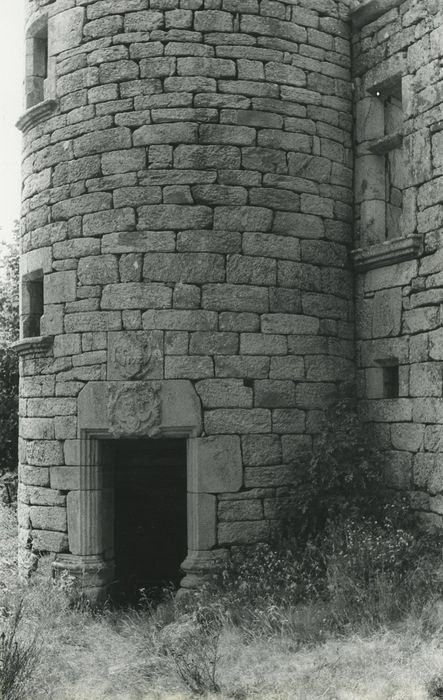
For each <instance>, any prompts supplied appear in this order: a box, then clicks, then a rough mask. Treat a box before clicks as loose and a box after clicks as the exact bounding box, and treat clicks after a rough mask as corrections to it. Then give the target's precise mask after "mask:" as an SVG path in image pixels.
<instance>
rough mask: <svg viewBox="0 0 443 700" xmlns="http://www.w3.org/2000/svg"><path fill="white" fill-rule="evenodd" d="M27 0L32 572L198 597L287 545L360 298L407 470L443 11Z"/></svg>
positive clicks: (307, 3) (366, 378) (363, 373)
mask: <svg viewBox="0 0 443 700" xmlns="http://www.w3.org/2000/svg"><path fill="white" fill-rule="evenodd" d="M25 2H26V5H27V9H28V19H27V25H26V47H27V49H26V51H27V60H26V81H25V93H26V111H25V113H24V115H23V116H22V117H21V119H20V121H19V127H20V128H21V129H22V131H23V133H24V162H23V218H22V236H21V252H22V255H21V294H22V296H21V305H22V306H21V336H22V339H21V340H20V341H19V343H18V344H17V350H18V351H19V352H20V354H21V358H22V359H21V389H20V391H21V408H20V507H19V525H20V543H21V550H22V553H23V565H24V566H26V561H27V555H29V554H31V555H33V554H39V553H50V554H51V556H52V558H53V566H54V568H55V570H59V569H68V570H69V571H71V572H73V573H78V574H79V575H81V577H82V580H83V583H84V586H85V589H87V591H88V592H89V594H90V595H92V596H93V595H98V594H99V593H100V592H101V591H103V590H105V589H106V588H107V587H108V586H109V584H110V583H111V582H112V581H114V580H117V581H123V582H124V585H126V586H127V587H130V586H131V585H133V586H134V585H136V586H138V585H140V584H141V583H143V580H144V578H143V577H148V578H149V577H150V576H151V574H153V576H154V578H156V579H158V580H164V579H165V578H174V576H175V577H176V578H177V577H178V578H177V580H179V579H180V575H181V574H180V573H179V572H180V568H181V570H182V572H184V573H185V577H184V579H183V580H182V581H181V585H182V586H184V587H193V586H196V585H198V581H199V578H200V577H201V575H202V574H204V573H205V572H207V571H208V570H210V569H211V568H212V567H213V566H214V565H216V564H217V563H218V562H219V561H220V560H222V559H223V558H224V557H226V556H227V555H228V554H229V550H230V548H231V547H233V546H235V545H239V544H250V543H254V542H258V541H263V540H266V539H267V538H269V536H270V535H271V534H272V532H273V530H274V529H275V526H276V525H277V523H278V521H279V518H280V517H281V515H282V513H284V512H285V510H286V509H287V508H290V504H291V491H292V489H293V488H296V486H297V480H298V474H297V469H296V467H294V461H295V462H296V457H297V453H298V451H299V450H300V449H301V448H303V449H305V448H309V447H310V446H311V444H312V440H313V439H314V438H315V435H316V434H317V433H318V432H319V430H320V429H321V420H322V415H323V410H324V408H325V406H326V405H327V404H328V402H329V401H330V400H331V399H332V398H333V397H334V396H335V395H336V393H337V389H338V387H339V386H340V385H341V384H343V383H345V382H346V383H348V382H352V381H353V379H354V375H355V347H356V346H355V338H354V332H355V329H356V324H355V320H354V312H353V308H354V283H355V284H356V292H357V294H356V302H357V310H358V314H357V318H358V324H357V328H358V334H359V335H358V344H357V350H358V354H357V360H358V368H359V369H358V379H359V383H358V386H359V391H360V396H361V398H362V399H364V402H363V404H362V406H363V410H364V411H365V414H364V415H366V417H367V418H368V420H371V421H373V422H374V423H375V424H376V425H377V426H378V428H379V430H378V434H379V435H380V436H381V438H384V439H385V442H384V443H383V446H384V447H386V449H391V451H392V452H395V449H396V448H395V449H393V444H396V445H397V447H398V444H399V442H401V441H402V439H403V438H401V435H404V438H405V441H406V442H407V443H408V445H412V447H411V448H410V451H409V452H408V455H409V456H408V457H407V459H408V460H409V462H408V464H409V467H408V469H409V472H408V473H409V474H410V475H411V473H412V472H411V469H412V462H413V460H414V459H415V457H416V455H415V453H416V452H417V453H418V452H420V451H421V450H422V445H423V444H424V442H423V439H424V438H423V435H424V430H425V427H426V426H425V425H424V423H425V422H428V421H425V420H424V419H423V421H422V423H421V426H422V427H421V428H420V429H417V427H416V425H415V424H414V426H413V428H411V429H410V426H405V425H404V422H405V421H406V422H408V423H410V424H411V425H412V422H413V420H415V418H414V419H413V410H416V409H413V408H412V403H411V401H412V399H411V398H410V393H409V392H410V388H409V384H408V388H407V389H405V386H406V384H404V379H403V377H404V376H406V373H408V377H409V364H410V363H411V362H413V361H414V360H413V359H412V358H411V355H410V354H408V353H409V352H413V353H415V354H414V357H416V358H418V357H419V356H420V358H421V359H420V360H418V359H416V361H417V362H418V361H420V362H421V363H424V365H426V367H424V366H422V365H420V368H418V367H417V370H416V371H417V372H418V373H419V374H418V375H416V379H414V382H415V384H414V386H417V387H418V386H419V385H420V387H421V388H420V391H422V392H424V394H425V397H428V396H429V395H432V396H435V394H433V393H432V392H433V391H434V389H433V388H432V389H429V387H430V386H431V385H432V386H434V384H433V382H434V374H433V373H435V372H437V374H438V373H439V375H438V376H439V377H440V379H439V382H440V383H439V391H440V394H439V395H440V396H441V389H442V386H441V384H442V381H441V372H442V369H441V363H440V364H439V363H437V364H433V365H432V367H433V369H432V368H431V363H429V362H428V360H429V359H432V360H434V359H437V360H438V359H442V357H443V356H440V355H438V352H441V351H435V350H433V353H434V354H433V355H432V356H431V357H430V356H429V343H431V347H434V348H435V347H436V345H435V343H434V345H432V342H433V341H432V338H431V335H429V336H428V335H427V331H428V330H430V329H436V328H437V327H438V326H439V325H440V317H439V313H440V312H439V311H434V310H435V309H436V308H438V307H436V306H434V305H435V304H437V305H438V300H437V299H440V296H439V292H436V290H435V289H433V291H432V294H431V296H432V300H431V301H429V299H430V297H428V296H427V297H426V299H425V298H424V297H423V296H421V295H423V294H425V295H426V294H428V292H425V291H422V290H424V289H425V287H426V284H427V282H426V280H427V281H428V282H429V284H430V286H438V284H439V282H438V280H437V279H436V276H435V274H434V273H436V272H438V271H437V268H438V265H439V260H440V259H441V255H440V252H439V249H440V239H439V234H438V230H437V229H438V227H439V226H440V227H441V207H442V205H441V201H442V199H441V187H440V185H441V182H440V180H441V178H440V179H438V176H439V175H441V172H442V159H441V151H440V152H439V151H438V145H439V144H440V146H441V139H440V134H441V131H440V130H439V125H438V116H437V115H438V109H437V105H439V106H440V103H439V102H438V99H439V97H438V96H439V95H441V79H440V78H439V74H438V70H439V68H438V66H439V59H440V58H441V55H442V50H441V44H442V38H441V26H442V18H441V16H440V15H441V12H439V10H438V6H437V4H436V5H435V7H434V5H433V3H432V1H431V2H427V3H426V8H422V5H423V3H417V2H415V1H414V0H386V3H385V4H384V5H383V3H381V2H380V0H369V2H365V3H363V4H362V6H361V7H359V8H358V9H357V10H354V11H353V22H351V17H350V14H351V13H350V10H351V8H350V5H351V4H353V3H351V0H349V1H346V2H345V1H340V0H25ZM380 8H381V9H380ZM420 8H421V9H420ZM417 26H418V27H420V28H421V29H420V31H419V30H417ZM352 44H353V45H354V48H353V51H351V46H352ZM421 51H425V52H427V53H426V56H428V57H429V61H430V63H429V67H428V68H420V65H421V64H420V60H421V59H420V58H419V57H420V56H422V55H423V54H421V53H420V52H421ZM352 54H353V56H354V61H353V65H352V61H351V55H352ZM352 68H353V70H354V81H353V80H352ZM439 80H440V82H438V81H439ZM417 81H418V82H419V83H420V85H421V87H420V89H421V90H422V91H423V92H425V91H426V90H427V92H426V95H423V98H422V102H421V105H423V100H424V101H425V103H426V105H427V106H426V109H425V108H424V107H423V106H418V103H417V104H415V103H414V100H413V98H412V97H411V95H412V94H413V92H414V89H416V86H417ZM428 82H429V83H430V86H428V85H427V83H428ZM353 86H354V88H355V92H354V95H355V107H356V123H357V126H356V131H355V141H356V146H355V149H353V141H352V135H353V91H352V90H353ZM425 86H426V87H425ZM417 89H418V88H417ZM406 95H409V97H408V98H407V101H406V98H405V96H406ZM440 116H441V115H440ZM414 119H415V120H416V121H414ZM440 123H441V122H440ZM404 124H406V125H408V127H410V130H409V131H407V135H406V136H405V137H404V131H403V129H404ZM415 132H417V134H416V133H415ZM439 139H440V141H439ZM402 143H406V145H407V148H406V149H405V148H403V146H402ZM432 148H434V151H432ZM408 149H409V151H408ZM405 152H406V154H408V153H409V156H408V157H409V161H410V162H411V163H412V165H411V168H412V170H411V172H412V175H411V177H412V180H411V178H410V177H409V175H407V176H405V178H403V175H404V173H405V172H408V173H409V171H408V170H407V166H406V165H405V161H404V160H402V158H403V159H404V158H406V160H407V159H408V157H407V156H405ZM432 153H433V155H432ZM354 156H355V159H356V185H355V190H354V188H353V162H354ZM422 156H423V158H424V160H423V161H422ZM402 178H403V179H402ZM408 178H409V179H408ZM434 178H435V182H430V181H431V180H433V179H434ZM354 191H355V207H354ZM438 193H440V194H438ZM417 207H418V208H419V209H420V211H419V213H418V216H417ZM426 207H428V208H426ZM354 210H355V222H356V226H357V234H358V235H357V241H356V242H355V241H354V242H353V226H352V224H353V216H354ZM412 212H414V214H413V213H412ZM414 216H415V218H414ZM425 221H426V223H424V222H425ZM358 232H360V234H361V235H360V234H359V233H358ZM428 232H429V233H428ZM424 234H426V236H427V238H426V240H427V242H426V245H425V244H424ZM353 247H354V248H357V250H356V251H355V252H354V254H353V256H351V255H350V252H351V249H352V248H353ZM388 250H389V251H391V253H390V254H391V257H389V255H387V256H386V253H387V251H388ZM393 250H394V251H395V252H394V253H392V251H393ZM420 256H424V257H423V261H424V262H423V265H424V266H425V268H426V270H428V274H429V275H430V276H431V277H426V278H424V277H423V275H424V274H426V272H423V270H424V268H422V273H418V272H417V266H418V264H419V262H418V261H419V260H421V257H420ZM352 260H353V263H352ZM432 260H433V261H434V262H430V261H432ZM405 261H406V262H405ZM393 266H395V267H393ZM426 266H427V267H426ZM437 277H438V274H437ZM431 278H432V281H431ZM411 295H412V296H411ZM414 295H415V296H414ZM418 298H420V299H418ZM413 300H415V302H416V305H418V306H420V307H421V306H422V305H423V304H424V305H425V306H426V304H428V303H429V304H431V305H432V309H431V311H429V312H428V311H426V312H425V313H426V318H428V317H429V319H431V317H432V319H434V316H435V319H437V317H438V320H432V321H431V320H429V322H428V321H426V323H428V325H427V326H426V328H422V327H421V326H420V327H418V326H417V323H418V321H417V318H418V316H419V315H420V316H421V315H422V314H423V312H422V311H420V312H419V313H417V311H416V309H415V306H414V301H413ZM436 300H437V301H436ZM411 304H412V306H413V307H414V309H412V307H411ZM402 314H403V316H402ZM435 314H436V315H435ZM368 324H369V326H370V330H369V331H368V330H367V328H368V327H369V326H368ZM405 324H406V325H405ZM408 324H409V325H408ZM411 324H412V326H411ZM429 324H430V325H429ZM425 325H426V324H425ZM422 331H423V333H422ZM425 331H426V333H425ZM433 332H434V333H439V332H440V331H439V330H435V331H433ZM411 334H413V335H414V338H413V339H412V338H411V341H410V338H409V336H410V335H411ZM417 334H418V335H417ZM394 336H395V337H396V339H397V337H400V336H401V338H400V339H399V345H398V347H399V351H398V353H396V354H393V352H392V349H390V348H391V342H392V338H393V337H394ZM425 336H426V337H425ZM374 339H377V340H375V345H377V343H379V346H380V348H382V345H383V342H384V343H385V345H384V346H383V348H384V350H383V352H382V349H383V348H382V349H379V350H377V352H376V353H375V355H374V353H373V352H372V348H374V347H375V345H374V344H373V340H374ZM379 339H382V340H379ZM380 343H381V345H380ZM405 344H407V345H408V352H407V353H406V354H402V353H403V350H401V349H400V345H401V347H402V348H404V347H405ZM377 347H378V346H377ZM395 347H397V345H396V346H395ZM412 348H413V350H412ZM371 352H372V354H371ZM405 352H406V351H405ZM380 353H381V354H380ZM427 353H428V354H427ZM436 353H437V355H438V356H436ZM428 365H429V366H428ZM403 366H405V369H402V367H403ZM406 366H407V370H406ZM420 373H421V374H420ZM423 373H424V374H423ZM412 376H413V375H412V370H411V378H412ZM423 376H425V377H426V380H425V381H424V383H423V380H422V379H420V377H423ZM399 377H400V379H399ZM408 381H409V379H408ZM411 381H412V379H411ZM374 387H375V388H374ZM399 387H400V388H399ZM404 391H407V395H406V396H407V398H400V396H401V397H403V396H404V394H403V393H401V392H404ZM374 392H375V394H374ZM377 392H378V393H377ZM413 396H418V394H413ZM420 396H422V394H420ZM426 400H427V398H426ZM405 402H406V403H407V404H408V408H406V403H405ZM414 405H415V404H414ZM417 405H418V404H417ZM420 405H421V406H422V407H423V411H425V412H426V411H430V410H431V408H430V404H429V402H428V403H426V404H425V401H424V400H423V401H422V402H421V404H420ZM417 410H418V409H417ZM414 415H415V414H414ZM420 415H421V414H420ZM386 421H388V423H389V421H391V422H392V423H393V424H395V425H394V426H393V427H392V426H391V424H390V423H389V424H388V425H387V426H386ZM437 422H438V421H437ZM381 424H383V426H382V427H381ZM380 428H381V429H380ZM391 430H392V434H391V432H390V431H391ZM417 430H418V432H417ZM420 430H421V431H422V432H421V433H420V435H421V436H422V439H420V438H419V436H418V433H419V432H420ZM383 431H384V432H383ZM386 431H387V433H386ZM402 431H403V432H402ZM414 431H415V432H414ZM386 434H388V441H387V442H386ZM412 435H414V436H415V435H417V436H418V437H417V439H416V440H415V441H414V440H413V438H412ZM433 435H434V433H433ZM430 439H431V438H430ZM435 439H437V438H435ZM420 440H421V441H420ZM391 441H394V443H392V442H391ZM411 441H412V442H411ZM404 444H406V443H402V446H400V448H399V452H401V459H404V454H403V447H404ZM429 444H430V443H429ZM433 444H434V443H433ZM408 449H409V448H408ZM396 454H397V452H396ZM433 454H434V463H433V464H434V467H435V451H434V453H433ZM393 459H394V463H395V464H397V465H398V460H399V459H400V458H398V457H395V456H394V457H393ZM401 459H400V462H401ZM420 459H421V457H420ZM426 459H428V457H426ZM395 460H397V462H395ZM402 464H403V463H402ZM426 464H428V462H426ZM399 468H400V471H401V473H402V475H404V467H403V466H402V465H400V467H399ZM399 468H397V471H396V473H398V471H399ZM426 468H428V467H426ZM423 469H425V467H423ZM429 469H431V467H429ZM429 469H428V472H429ZM402 470H403V471H402ZM431 471H432V469H431ZM428 472H427V473H428ZM411 479H412V477H411V476H409V481H408V482H407V483H406V481H405V480H404V479H403V481H402V483H401V487H402V488H407V489H412V490H414V489H415V492H416V493H418V492H420V493H421V494H422V496H420V497H417V496H416V498H422V501H423V499H424V498H425V494H424V493H423V491H425V490H426V488H427V486H421V487H418V486H417V488H416V487H415V486H413V484H412V481H411ZM400 481H401V479H400ZM417 489H418V490H417ZM420 489H421V491H420ZM442 489H443V485H442ZM425 509H426V508H425ZM428 509H429V506H428ZM132 571H136V572H137V573H136V579H133V580H132V581H129V579H130V577H131V575H132V574H131V573H130V572H132ZM137 576H138V578H137Z"/></svg>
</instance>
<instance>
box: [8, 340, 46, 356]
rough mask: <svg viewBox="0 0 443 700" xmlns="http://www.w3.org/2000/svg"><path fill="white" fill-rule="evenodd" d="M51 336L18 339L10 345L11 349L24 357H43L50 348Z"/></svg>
mask: <svg viewBox="0 0 443 700" xmlns="http://www.w3.org/2000/svg"><path fill="white" fill-rule="evenodd" d="M52 341H53V337H52V335H37V336H33V337H30V338H20V340H16V341H15V342H14V343H11V349H12V350H14V351H15V352H16V353H17V355H21V356H25V357H43V356H44V355H46V353H47V351H48V350H49V348H50V347H51V346H52Z"/></svg>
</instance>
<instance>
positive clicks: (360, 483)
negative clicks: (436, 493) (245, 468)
mask: <svg viewBox="0 0 443 700" xmlns="http://www.w3.org/2000/svg"><path fill="white" fill-rule="evenodd" d="M299 462H300V463H301V464H299V465H298V466H297V468H298V469H301V471H302V473H303V477H304V480H303V483H302V484H301V485H300V486H299V487H298V488H297V491H296V493H295V494H294V508H293V513H292V515H291V517H290V519H289V523H288V531H289V532H292V533H296V537H297V539H298V540H299V541H300V540H302V539H305V540H307V539H309V538H312V537H315V536H316V535H318V534H321V533H323V532H324V531H325V529H326V528H327V527H328V526H329V525H328V524H329V523H330V522H339V521H341V520H348V519H359V518H361V517H367V516H374V517H381V516H382V513H383V508H384V505H385V504H386V502H387V500H389V496H388V494H387V493H386V489H385V488H384V486H383V467H384V463H383V458H382V455H381V453H380V452H379V451H378V450H377V449H376V448H375V446H374V443H373V441H372V440H371V436H370V434H369V433H368V430H367V426H364V425H362V423H361V422H360V420H359V418H358V415H357V411H356V406H355V402H354V401H353V400H352V399H347V398H344V399H342V400H340V401H338V402H337V403H335V404H334V405H333V406H332V407H331V408H330V409H329V411H328V412H327V413H326V420H325V426H324V430H323V431H322V433H321V434H320V435H319V436H318V438H317V441H316V443H315V447H314V450H313V451H312V453H311V454H309V455H301V456H300V458H299ZM391 498H392V497H391Z"/></svg>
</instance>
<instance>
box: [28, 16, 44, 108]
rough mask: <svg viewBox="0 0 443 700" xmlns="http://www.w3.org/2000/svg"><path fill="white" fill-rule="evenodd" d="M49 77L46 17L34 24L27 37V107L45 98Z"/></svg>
mask: <svg viewBox="0 0 443 700" xmlns="http://www.w3.org/2000/svg"><path fill="white" fill-rule="evenodd" d="M47 78H48V23H47V20H46V18H43V20H42V21H39V22H38V23H37V24H36V25H33V27H31V29H30V30H29V32H28V36H27V38H26V107H27V109H29V108H30V107H34V106H35V105H37V104H39V102H43V100H44V99H45V84H46V81H47Z"/></svg>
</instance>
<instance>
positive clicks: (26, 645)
mask: <svg viewBox="0 0 443 700" xmlns="http://www.w3.org/2000/svg"><path fill="white" fill-rule="evenodd" d="M23 623H24V620H23V600H19V602H18V603H17V604H16V606H15V608H14V609H13V610H12V611H11V614H10V617H9V618H8V619H7V620H6V624H5V625H4V626H3V631H2V632H1V635H0V697H1V698H2V700H22V699H23V698H24V697H25V693H26V688H27V685H28V684H29V681H30V679H31V677H32V675H33V673H34V671H35V669H36V668H37V666H38V664H39V653H38V650H37V645H36V643H35V641H34V640H31V641H25V640H24V639H23V636H20V631H21V628H22V627H23Z"/></svg>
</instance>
